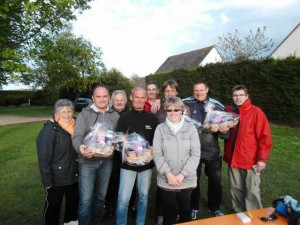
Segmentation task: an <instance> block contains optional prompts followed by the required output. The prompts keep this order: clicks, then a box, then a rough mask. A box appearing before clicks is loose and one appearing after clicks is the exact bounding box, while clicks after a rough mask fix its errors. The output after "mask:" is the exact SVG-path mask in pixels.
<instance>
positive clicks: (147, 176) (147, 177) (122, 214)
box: [116, 169, 152, 225]
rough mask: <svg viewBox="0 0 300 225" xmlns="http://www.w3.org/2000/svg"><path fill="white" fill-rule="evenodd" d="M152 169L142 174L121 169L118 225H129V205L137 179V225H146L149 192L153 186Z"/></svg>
mask: <svg viewBox="0 0 300 225" xmlns="http://www.w3.org/2000/svg"><path fill="white" fill-rule="evenodd" d="M151 176H152V169H148V170H145V171H142V172H136V171H132V170H126V169H121V173H120V186H119V193H118V204H117V223H116V224H117V225H125V224H127V213H128V205H129V200H130V196H131V192H132V189H133V186H134V182H135V180H136V179H137V191H138V197H137V214H136V220H135V224H136V225H144V224H145V220H146V214H147V205H148V192H149V188H150V185H151Z"/></svg>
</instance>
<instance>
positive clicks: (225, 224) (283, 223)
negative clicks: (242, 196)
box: [180, 208, 287, 225]
mask: <svg viewBox="0 0 300 225" xmlns="http://www.w3.org/2000/svg"><path fill="white" fill-rule="evenodd" d="M248 212H250V213H251V214H252V218H251V222H249V223H242V221H240V220H239V219H238V218H237V216H236V213H234V214H229V215H224V216H218V217H211V218H208V219H200V220H193V221H191V222H187V223H180V225H243V224H245V225H269V224H270V225H271V224H272V225H287V219H286V218H285V217H283V216H279V215H277V217H278V218H277V219H276V220H274V221H273V222H264V221H261V220H260V217H268V216H269V215H270V214H272V213H273V212H274V208H264V209H255V210H250V211H248ZM245 214H246V215H247V212H245Z"/></svg>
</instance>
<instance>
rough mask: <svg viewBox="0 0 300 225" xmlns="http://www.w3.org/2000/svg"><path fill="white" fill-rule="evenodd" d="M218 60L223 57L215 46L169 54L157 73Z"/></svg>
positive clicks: (191, 67) (188, 67) (193, 66)
mask: <svg viewBox="0 0 300 225" xmlns="http://www.w3.org/2000/svg"><path fill="white" fill-rule="evenodd" d="M216 62H222V58H221V56H220V54H219V53H218V51H217V49H216V48H215V46H209V47H206V48H201V49H198V50H194V51H191V52H185V53H182V54H179V55H173V56H169V57H168V58H167V60H166V61H165V62H164V63H163V64H162V65H161V66H160V67H159V68H158V70H157V71H156V72H155V74H158V73H168V72H171V71H174V70H179V69H195V68H197V67H199V66H204V65H206V64H208V63H216Z"/></svg>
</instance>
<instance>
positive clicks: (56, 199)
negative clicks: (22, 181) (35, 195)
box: [42, 183, 79, 225]
mask: <svg viewBox="0 0 300 225" xmlns="http://www.w3.org/2000/svg"><path fill="white" fill-rule="evenodd" d="M45 193H46V199H45V207H44V214H43V223H42V225H59V217H60V209H61V204H62V201H63V198H64V197H65V215H64V223H68V222H70V221H74V220H77V210H78V199H79V198H78V183H76V184H72V185H66V186H54V187H51V188H49V189H46V190H45Z"/></svg>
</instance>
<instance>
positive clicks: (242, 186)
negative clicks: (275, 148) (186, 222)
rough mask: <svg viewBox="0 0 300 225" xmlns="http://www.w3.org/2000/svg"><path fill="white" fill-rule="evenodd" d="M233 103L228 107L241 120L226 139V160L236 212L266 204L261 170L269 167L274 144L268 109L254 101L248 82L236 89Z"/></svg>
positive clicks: (233, 93)
mask: <svg viewBox="0 0 300 225" xmlns="http://www.w3.org/2000/svg"><path fill="white" fill-rule="evenodd" d="M232 97H233V106H232V107H226V111H228V112H235V113H238V114H239V116H240V120H239V123H238V125H237V126H236V127H235V128H232V129H230V134H231V135H230V139H229V140H227V141H225V146H224V147H225V150H224V161H225V162H226V163H227V164H228V166H229V167H228V175H229V184H230V193H231V196H232V206H233V209H234V211H235V212H244V211H247V210H252V209H259V208H262V204H261V198H260V187H259V186H260V176H259V174H260V172H261V171H262V170H264V169H265V167H266V163H267V160H268V158H269V154H270V150H271V148H272V139H271V131H270V125H269V122H268V119H267V117H266V115H265V114H264V112H263V111H262V110H261V109H260V108H258V107H257V106H254V105H252V104H251V101H250V98H249V94H248V90H247V88H246V87H245V86H244V85H237V86H235V87H234V88H233V89H232Z"/></svg>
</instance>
